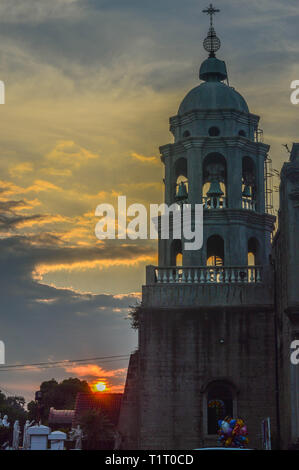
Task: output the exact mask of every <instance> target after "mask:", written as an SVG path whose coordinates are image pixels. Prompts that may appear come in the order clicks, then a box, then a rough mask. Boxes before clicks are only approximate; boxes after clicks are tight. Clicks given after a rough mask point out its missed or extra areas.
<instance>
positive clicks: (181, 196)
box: [175, 181, 188, 201]
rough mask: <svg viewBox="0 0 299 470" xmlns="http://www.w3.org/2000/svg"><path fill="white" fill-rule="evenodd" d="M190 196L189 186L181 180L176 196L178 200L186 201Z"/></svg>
mask: <svg viewBox="0 0 299 470" xmlns="http://www.w3.org/2000/svg"><path fill="white" fill-rule="evenodd" d="M187 198H188V192H187V187H186V185H185V183H184V182H183V181H181V182H180V184H179V187H178V192H177V194H176V196H175V199H176V201H184V200H186V199H187Z"/></svg>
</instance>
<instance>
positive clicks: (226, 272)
mask: <svg viewBox="0 0 299 470" xmlns="http://www.w3.org/2000/svg"><path fill="white" fill-rule="evenodd" d="M223 271H224V282H225V283H228V282H229V269H227V268H223Z"/></svg>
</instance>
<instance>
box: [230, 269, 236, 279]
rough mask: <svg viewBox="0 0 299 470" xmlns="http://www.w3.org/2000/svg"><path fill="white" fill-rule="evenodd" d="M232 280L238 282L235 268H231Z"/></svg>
mask: <svg viewBox="0 0 299 470" xmlns="http://www.w3.org/2000/svg"><path fill="white" fill-rule="evenodd" d="M231 282H236V280H235V270H234V269H232V270H231Z"/></svg>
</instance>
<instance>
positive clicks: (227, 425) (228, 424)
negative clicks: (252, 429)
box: [218, 416, 248, 447]
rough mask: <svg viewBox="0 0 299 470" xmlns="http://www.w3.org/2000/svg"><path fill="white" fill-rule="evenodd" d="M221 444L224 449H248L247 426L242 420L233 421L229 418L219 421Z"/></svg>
mask: <svg viewBox="0 0 299 470" xmlns="http://www.w3.org/2000/svg"><path fill="white" fill-rule="evenodd" d="M218 425H219V431H218V435H219V439H218V440H219V442H220V444H222V445H223V447H246V446H247V444H248V437H247V436H248V431H247V426H246V424H245V423H244V421H243V419H242V418H237V419H233V418H231V417H229V416H227V417H226V418H224V419H223V420H221V419H220V420H219V421H218Z"/></svg>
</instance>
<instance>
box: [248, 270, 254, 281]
mask: <svg viewBox="0 0 299 470" xmlns="http://www.w3.org/2000/svg"><path fill="white" fill-rule="evenodd" d="M249 271H250V282H254V268H250V269H249Z"/></svg>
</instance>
